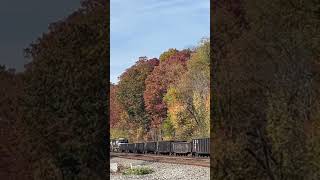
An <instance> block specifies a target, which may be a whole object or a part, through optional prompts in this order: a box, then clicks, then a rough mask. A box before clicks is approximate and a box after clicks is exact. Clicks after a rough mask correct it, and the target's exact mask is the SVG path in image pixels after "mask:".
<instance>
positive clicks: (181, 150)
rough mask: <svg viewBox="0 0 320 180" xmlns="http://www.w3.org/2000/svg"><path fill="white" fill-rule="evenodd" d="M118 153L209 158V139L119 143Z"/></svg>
mask: <svg viewBox="0 0 320 180" xmlns="http://www.w3.org/2000/svg"><path fill="white" fill-rule="evenodd" d="M118 149H119V151H118V152H123V153H138V154H159V155H174V156H197V157H198V156H204V157H209V156H210V138H198V139H192V141H191V142H187V141H151V142H139V143H121V144H119V147H118Z"/></svg>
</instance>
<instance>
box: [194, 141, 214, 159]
mask: <svg viewBox="0 0 320 180" xmlns="http://www.w3.org/2000/svg"><path fill="white" fill-rule="evenodd" d="M192 155H193V156H210V138H200V139H192Z"/></svg>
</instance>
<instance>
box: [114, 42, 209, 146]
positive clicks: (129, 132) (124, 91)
mask: <svg viewBox="0 0 320 180" xmlns="http://www.w3.org/2000/svg"><path fill="white" fill-rule="evenodd" d="M209 78H210V41H209V40H208V39H206V38H204V39H202V40H201V41H200V43H199V45H198V46H197V47H196V48H194V49H183V50H177V49H173V48H170V49H168V50H167V51H165V52H163V53H162V54H160V55H159V59H157V58H153V59H146V60H139V61H137V62H136V63H135V64H134V65H133V66H131V67H129V68H128V69H126V70H125V72H123V73H122V75H121V76H120V77H119V82H118V84H117V85H115V84H112V83H111V84H110V128H111V129H110V130H111V138H120V137H124V138H128V139H129V140H130V141H131V142H138V141H146V140H160V139H163V140H175V139H180V140H190V139H191V138H197V137H199V138H200V137H209V135H210V89H209V86H210V79H209Z"/></svg>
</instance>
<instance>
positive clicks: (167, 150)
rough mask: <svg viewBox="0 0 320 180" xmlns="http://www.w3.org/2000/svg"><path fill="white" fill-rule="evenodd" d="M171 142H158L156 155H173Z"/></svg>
mask: <svg viewBox="0 0 320 180" xmlns="http://www.w3.org/2000/svg"><path fill="white" fill-rule="evenodd" d="M172 142H173V141H158V143H157V154H168V155H171V154H173V152H172Z"/></svg>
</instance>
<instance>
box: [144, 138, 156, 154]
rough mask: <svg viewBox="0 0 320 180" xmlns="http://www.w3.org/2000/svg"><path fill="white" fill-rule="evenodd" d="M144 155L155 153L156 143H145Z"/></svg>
mask: <svg viewBox="0 0 320 180" xmlns="http://www.w3.org/2000/svg"><path fill="white" fill-rule="evenodd" d="M144 153H153V154H156V153H157V142H156V141H151V142H145V143H144Z"/></svg>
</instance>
